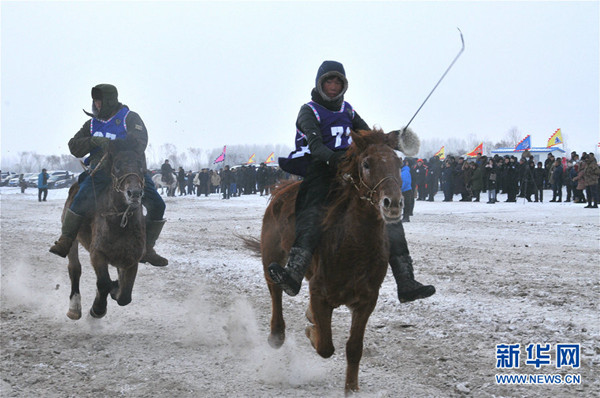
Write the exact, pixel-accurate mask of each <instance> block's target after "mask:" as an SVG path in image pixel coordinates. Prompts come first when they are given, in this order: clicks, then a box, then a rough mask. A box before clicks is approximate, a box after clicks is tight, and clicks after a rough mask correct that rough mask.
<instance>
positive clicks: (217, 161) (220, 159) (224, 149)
mask: <svg viewBox="0 0 600 398" xmlns="http://www.w3.org/2000/svg"><path fill="white" fill-rule="evenodd" d="M226 151H227V145H225V146H224V147H223V152H222V153H221V154H220V155H219V157H218V158H216V159H215V161H214V162H213V164H217V163H221V162H224V161H225V152H226Z"/></svg>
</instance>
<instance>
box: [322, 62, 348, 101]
mask: <svg viewBox="0 0 600 398" xmlns="http://www.w3.org/2000/svg"><path fill="white" fill-rule="evenodd" d="M331 77H337V78H339V79H340V80H341V81H342V85H343V87H342V91H341V92H340V93H339V94H338V95H337V96H335V98H329V97H328V96H327V95H325V93H324V92H323V83H324V82H325V80H327V79H329V78H331ZM315 89H316V90H317V92H318V93H319V95H320V96H321V97H322V98H324V99H329V100H330V101H335V100H337V99H339V98H342V97H343V96H344V94H345V93H346V90H348V79H346V71H345V70H344V65H342V64H341V63H340V62H337V61H324V62H323V63H322V64H321V66H319V70H318V71H317V77H316V79H315Z"/></svg>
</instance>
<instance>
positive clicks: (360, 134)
mask: <svg viewBox="0 0 600 398" xmlns="http://www.w3.org/2000/svg"><path fill="white" fill-rule="evenodd" d="M350 136H351V137H352V142H353V143H354V145H356V147H357V148H358V149H361V150H362V149H364V148H366V147H367V139H366V138H365V132H364V131H363V130H356V131H354V130H352V131H351V132H350Z"/></svg>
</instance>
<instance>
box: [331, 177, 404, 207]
mask: <svg viewBox="0 0 600 398" xmlns="http://www.w3.org/2000/svg"><path fill="white" fill-rule="evenodd" d="M343 179H344V180H345V181H348V182H350V183H351V184H352V185H353V186H354V188H356V190H357V191H358V192H359V193H360V187H359V186H358V184H357V183H356V181H354V178H352V176H351V175H350V174H345V175H344V177H343ZM387 180H394V182H395V183H396V185H398V186H400V184H398V180H396V178H395V177H392V176H385V177H383V178H382V179H381V180H379V182H378V183H377V184H375V186H374V187H373V188H371V187H369V186H368V185H367V184H366V183H365V182H364V181H363V179H362V175H361V173H360V169H359V171H358V182H359V183H360V184H361V185H362V186H364V187H365V188H367V194H366V195H363V196H360V198H361V199H364V200H366V201H367V202H369V203H370V204H372V205H373V206H375V207H377V204H376V203H375V202H374V201H373V196H375V193H376V192H377V187H379V186H380V185H381V184H383V182H384V181H387Z"/></svg>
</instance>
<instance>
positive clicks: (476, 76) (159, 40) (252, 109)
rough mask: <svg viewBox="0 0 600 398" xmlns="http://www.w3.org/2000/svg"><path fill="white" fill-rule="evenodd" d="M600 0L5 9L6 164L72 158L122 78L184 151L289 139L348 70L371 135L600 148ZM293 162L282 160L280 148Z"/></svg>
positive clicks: (123, 93)
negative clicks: (320, 87)
mask: <svg viewBox="0 0 600 398" xmlns="http://www.w3.org/2000/svg"><path fill="white" fill-rule="evenodd" d="M598 4H599V2H598V1H584V2H575V1H569V2H566V1H564V2H556V1H555V2H538V1H535V2H524V1H517V2H491V1H478V2H471V1H469V2H422V1H419V2H405V1H387V2H376V1H365V2H362V1H359V2H321V1H311V2H306V1H291V2H273V1H271V2H237V1H230V2H223V1H219V2H192V1H186V2H174V1H169V2H167V1H164V2H162V1H153V2H140V1H131V2H124V1H110V2H106V1H105V2H96V1H86V2H71V1H61V2H52V1H43V2H29V1H28V2H21V1H19V2H11V1H2V3H1V25H2V28H1V34H2V36H1V56H2V58H1V62H2V64H1V73H2V77H1V79H2V80H1V84H2V85H1V112H2V113H1V119H2V122H1V128H2V132H1V134H2V136H1V138H2V139H1V146H2V156H3V157H4V158H7V157H8V158H10V157H12V156H15V155H16V154H17V153H19V152H23V151H34V152H37V153H39V154H66V153H69V151H68V147H67V142H68V140H69V139H70V138H71V137H72V136H73V135H74V134H75V133H76V132H77V131H78V130H79V128H80V127H81V125H82V124H83V123H84V122H85V121H86V119H87V116H85V115H84V113H83V112H82V110H81V109H82V108H85V109H87V110H89V108H90V105H91V98H90V90H91V87H92V86H94V85H95V84H98V83H112V84H114V85H116V86H117V87H118V89H119V99H120V100H121V102H123V103H124V104H127V105H129V106H130V108H131V109H132V110H134V111H136V112H138V113H139V114H140V115H141V117H142V119H143V120H144V122H145V123H146V126H147V127H148V131H149V136H150V142H151V143H152V145H153V146H154V147H155V148H157V147H159V146H161V145H163V144H165V143H172V144H174V145H176V147H177V149H178V150H179V151H184V150H185V149H187V148H189V147H194V148H202V149H213V148H216V147H221V146H223V145H234V144H269V143H273V144H286V145H289V146H290V147H291V146H292V145H293V139H294V134H295V130H294V129H295V127H294V124H295V120H296V116H297V113H298V110H299V109H300V106H301V105H302V104H303V103H305V102H306V101H308V100H310V91H311V88H312V87H313V86H314V81H315V75H316V72H317V68H318V66H319V65H320V64H321V62H322V61H323V60H326V59H333V60H337V61H340V62H342V63H343V64H344V66H345V68H346V74H347V77H348V80H349V90H348V92H347V94H346V97H345V98H346V100H347V101H348V102H350V103H351V104H352V105H353V106H354V108H355V109H356V110H357V111H358V113H359V114H360V115H361V116H362V117H363V118H364V119H365V120H366V121H367V123H369V124H370V125H378V126H379V127H381V128H383V129H384V130H385V131H388V130H392V129H397V128H400V127H402V126H403V125H405V124H406V123H407V122H408V120H409V119H410V117H411V116H412V115H413V114H414V112H415V111H416V110H417V108H418V107H419V105H420V104H421V102H422V101H423V100H424V99H425V97H426V96H427V94H428V93H429V91H430V90H431V89H432V87H433V85H434V84H435V82H436V81H437V80H438V79H439V78H440V76H441V75H442V73H443V72H444V70H445V69H446V67H447V66H448V65H449V64H450V62H451V61H452V59H453V58H454V56H455V55H456V54H457V52H458V51H459V50H460V36H459V34H458V31H457V29H456V28H457V27H460V29H461V30H462V32H463V34H464V38H465V43H466V50H465V52H464V53H463V55H462V56H461V58H460V59H459V60H458V61H457V63H456V64H455V66H454V67H453V69H452V70H451V71H450V72H449V74H448V75H447V76H446V78H445V80H444V81H443V82H442V84H441V85H440V86H439V87H438V89H437V90H436V92H435V93H434V94H433V96H432V97H431V98H430V100H429V101H428V103H427V104H426V105H425V107H424V108H423V109H422V110H421V112H420V114H419V115H418V116H417V118H416V119H415V120H414V121H413V123H412V124H411V127H412V128H413V129H414V130H415V131H416V132H417V133H418V134H419V135H420V136H421V138H422V139H440V140H442V142H443V140H444V139H445V138H452V137H455V138H464V139H468V138H469V137H473V136H475V137H478V139H481V140H484V139H485V140H492V141H498V140H500V139H502V138H504V137H505V136H506V132H507V131H508V130H510V129H511V128H512V127H517V128H518V129H519V131H521V132H522V133H523V137H524V136H525V135H526V134H531V136H532V144H533V146H545V145H546V142H547V139H548V138H549V137H550V135H551V134H552V133H553V132H554V131H555V130H556V129H557V128H559V127H560V128H561V129H562V132H563V136H564V138H565V141H566V144H567V146H568V147H569V148H570V149H574V150H577V151H578V152H581V151H593V150H595V149H596V146H597V144H598V141H599V131H600V128H599V106H600V105H599V101H598V98H599V70H598V68H599V56H598V54H599V28H598V26H599V23H598V21H599V5H598ZM278 155H285V154H278Z"/></svg>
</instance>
